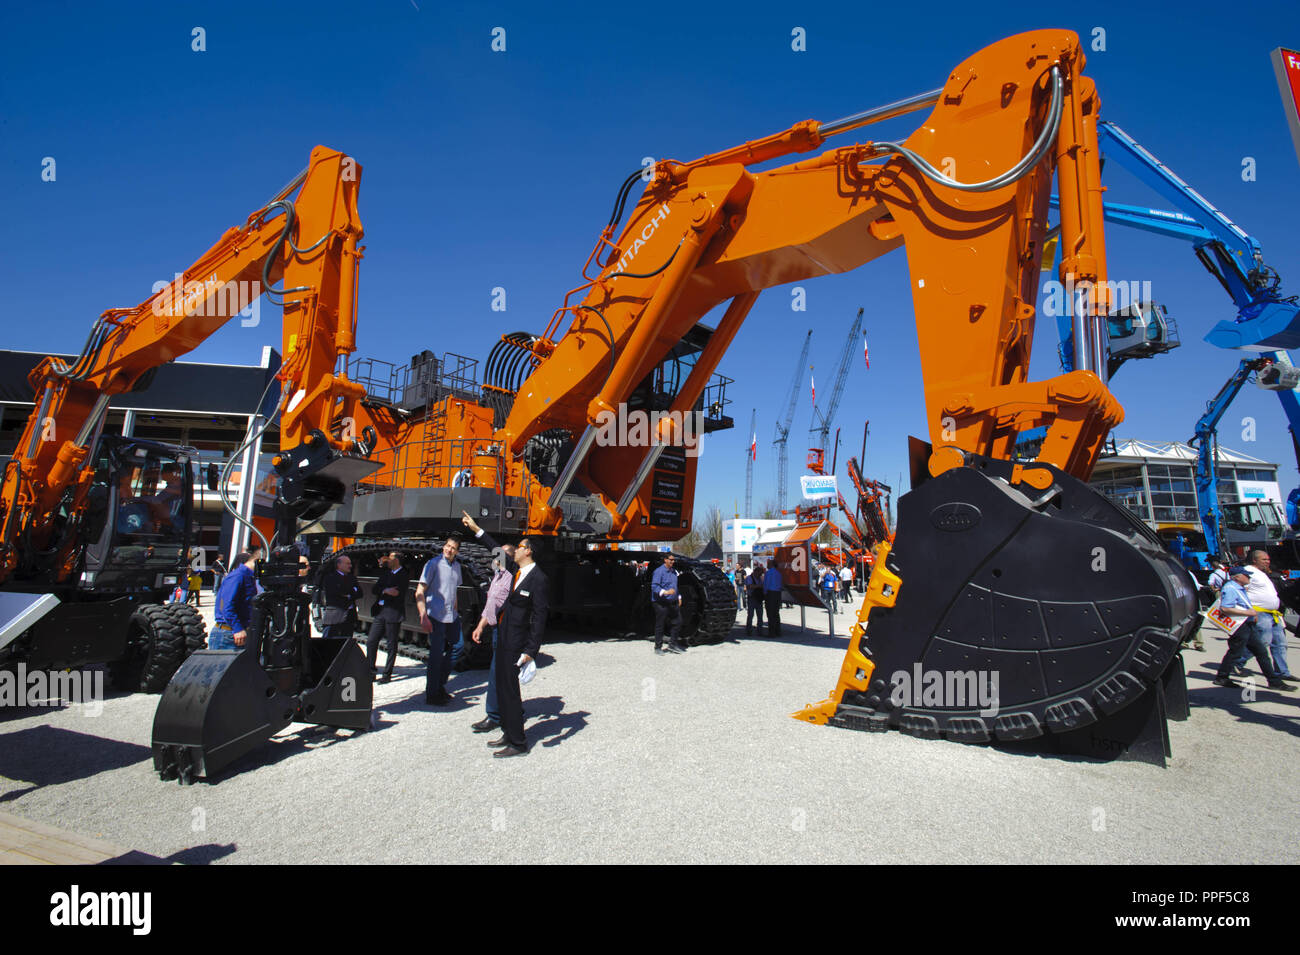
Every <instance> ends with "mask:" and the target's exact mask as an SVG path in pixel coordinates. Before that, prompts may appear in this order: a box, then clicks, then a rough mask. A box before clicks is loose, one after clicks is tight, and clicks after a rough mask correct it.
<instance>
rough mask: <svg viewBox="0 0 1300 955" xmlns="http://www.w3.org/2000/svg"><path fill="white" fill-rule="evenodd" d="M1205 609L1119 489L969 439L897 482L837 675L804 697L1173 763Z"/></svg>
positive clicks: (863, 717)
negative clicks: (887, 532) (1193, 644)
mask: <svg viewBox="0 0 1300 955" xmlns="http://www.w3.org/2000/svg"><path fill="white" fill-rule="evenodd" d="M1049 479H1050V480H1049ZM1197 610H1198V607H1197V598H1196V587H1195V583H1194V581H1193V580H1192V578H1191V576H1190V575H1189V574H1188V573H1187V571H1186V570H1185V569H1184V568H1183V567H1182V565H1181V564H1179V563H1178V561H1177V560H1175V559H1174V558H1173V557H1172V556H1171V555H1170V554H1169V553H1168V552H1167V551H1166V550H1165V549H1164V547H1163V546H1162V545H1161V542H1160V540H1159V538H1158V537H1156V535H1155V534H1154V533H1153V532H1151V531H1150V530H1149V529H1148V528H1147V527H1146V525H1144V524H1142V523H1141V522H1140V521H1138V520H1137V519H1136V518H1134V517H1133V516H1132V515H1130V514H1129V513H1128V512H1127V511H1125V510H1124V509H1123V508H1122V507H1119V506H1118V505H1116V504H1114V503H1112V502H1110V501H1108V500H1107V499H1106V498H1104V497H1102V496H1101V495H1100V494H1098V493H1097V492H1096V491H1094V490H1093V489H1092V488H1090V487H1089V486H1088V485H1087V484H1085V483H1084V482H1082V481H1080V480H1078V479H1076V478H1074V477H1071V476H1070V475H1068V474H1065V473H1063V472H1061V471H1060V470H1058V469H1057V468H1054V467H1052V466H1050V465H1047V464H1026V465H1018V464H1013V463H1011V462H1005V461H997V460H993V459H989V458H984V457H980V456H978V455H968V456H967V459H966V465H965V466H964V467H959V468H954V469H952V470H950V471H947V472H945V473H944V474H941V475H940V476H939V477H937V478H931V479H930V480H928V481H926V482H925V483H923V484H921V485H920V487H918V488H916V489H914V490H913V491H911V492H910V493H908V494H905V495H904V496H903V497H902V498H900V500H899V518H898V529H897V535H896V539H895V543H894V545H893V546H892V547H890V546H889V545H882V546H881V547H880V548H878V551H877V559H876V565H875V571H874V572H873V574H872V577H871V581H870V583H869V585H868V591H867V597H866V600H865V601H864V604H863V609H862V612H861V614H860V616H859V622H858V625H857V626H856V627H854V628H853V630H852V631H851V633H850V638H849V648H848V652H847V653H846V655H845V660H844V665H843V667H842V669H841V672H840V679H839V683H838V685H837V686H836V688H835V690H833V691H832V693H831V696H830V698H828V699H827V700H825V701H824V702H822V703H820V704H817V705H815V706H808V707H805V709H804V710H803V711H801V712H799V713H795V714H792V715H794V716H795V717H796V718H799V719H805V720H808V721H810V722H815V723H830V724H832V725H836V726H844V727H848V728H852V729H861V730H870V731H883V730H887V729H890V728H894V729H899V730H901V731H903V732H904V733H909V734H911V735H914V736H921V737H926V738H947V739H951V740H957V741H962V742H971V743H984V742H991V741H1000V742H1017V741H1023V740H1030V739H1035V738H1038V737H1044V738H1045V739H1046V740H1048V741H1049V742H1048V743H1047V748H1049V749H1052V750H1054V751H1056V752H1068V753H1077V754H1085V755H1092V756H1098V757H1102V758H1117V757H1123V758H1130V759H1141V760H1146V761H1149V762H1156V763H1159V764H1161V765H1163V763H1164V757H1165V756H1167V755H1169V751H1168V734H1167V731H1166V727H1165V719H1166V710H1165V696H1166V692H1167V691H1168V692H1170V693H1171V695H1172V696H1173V698H1174V700H1175V701H1179V702H1175V704H1174V705H1175V707H1178V706H1179V705H1180V702H1181V701H1183V700H1185V687H1173V688H1171V687H1170V685H1169V684H1170V681H1173V682H1181V680H1182V669H1181V666H1177V667H1174V668H1173V669H1172V670H1171V663H1172V662H1173V661H1174V660H1175V659H1176V655H1177V653H1178V650H1179V645H1180V641H1181V640H1182V638H1183V637H1184V636H1185V635H1187V634H1189V633H1190V631H1191V629H1192V628H1193V627H1194V626H1195V624H1196V622H1197ZM868 618H869V619H868ZM1171 715H1174V717H1175V718H1177V715H1181V714H1171ZM1038 745H1039V746H1040V747H1041V746H1042V745H1043V744H1042V742H1041V741H1040V743H1039V744H1038Z"/></svg>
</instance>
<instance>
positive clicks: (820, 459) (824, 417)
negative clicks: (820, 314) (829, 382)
mask: <svg viewBox="0 0 1300 955" xmlns="http://www.w3.org/2000/svg"><path fill="white" fill-rule="evenodd" d="M862 311H863V310H862V309H861V308H859V309H858V314H857V316H856V317H855V318H854V319H853V325H852V326H851V327H850V328H849V335H848V338H847V339H846V340H845V342H844V351H843V352H841V353H840V364H839V367H838V368H837V369H836V370H835V384H834V385H833V386H832V388H831V400H830V401H829V402H827V404H826V410H825V411H824V412H823V411H821V410H820V409H818V407H817V405H816V404H815V403H814V404H813V417H812V420H813V426H812V428H811V429H809V433H810V434H811V435H812V436H813V442H814V443H813V446H812V447H811V448H809V449H808V470H810V471H812V472H813V473H814V474H822V473H823V472H824V471H825V470H826V439H827V437H828V436H829V435H830V431H831V422H832V421H834V420H835V412H836V411H838V410H839V407H840V399H841V398H843V397H844V385H845V383H846V382H847V381H848V380H849V360H850V359H851V358H852V357H853V353H854V349H855V346H856V345H857V340H858V335H859V333H860V332H861V331H862Z"/></svg>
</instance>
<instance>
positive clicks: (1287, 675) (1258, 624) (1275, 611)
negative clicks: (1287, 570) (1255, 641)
mask: <svg viewBox="0 0 1300 955" xmlns="http://www.w3.org/2000/svg"><path fill="white" fill-rule="evenodd" d="M1271 567H1272V560H1271V559H1270V558H1269V556H1268V553H1267V552H1265V551H1262V550H1253V551H1251V552H1250V564H1249V565H1248V566H1247V567H1246V572H1247V573H1249V574H1250V581H1249V582H1248V583H1247V584H1246V597H1247V599H1249V600H1250V603H1251V606H1252V607H1254V608H1255V609H1256V610H1259V611H1261V613H1260V614H1259V615H1258V616H1256V617H1255V629H1256V631H1257V632H1258V633H1259V636H1260V639H1261V640H1263V642H1264V644H1265V645H1266V646H1267V647H1268V649H1269V654H1270V656H1272V658H1273V669H1274V670H1276V671H1277V677H1278V679H1279V680H1284V681H1286V682H1287V683H1300V679H1297V678H1296V677H1293V676H1292V675H1291V670H1290V668H1289V667H1288V666H1287V665H1286V624H1285V623H1283V621H1282V611H1281V606H1282V601H1281V599H1280V598H1279V597H1278V595H1277V588H1276V587H1274V586H1273V581H1272V579H1270V578H1269V576H1268V572H1269V570H1270V568H1271ZM1249 656H1250V654H1249V651H1243V652H1242V654H1241V655H1240V656H1239V657H1238V659H1237V660H1236V662H1235V665H1236V666H1238V667H1241V666H1243V665H1244V664H1245V662H1246V660H1247V658H1248V657H1249Z"/></svg>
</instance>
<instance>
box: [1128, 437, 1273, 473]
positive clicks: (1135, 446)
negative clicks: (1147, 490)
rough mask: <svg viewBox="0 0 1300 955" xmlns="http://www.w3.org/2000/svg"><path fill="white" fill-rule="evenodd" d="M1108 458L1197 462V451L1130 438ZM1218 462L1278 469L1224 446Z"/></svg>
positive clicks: (1261, 460) (1184, 445) (1191, 448)
mask: <svg viewBox="0 0 1300 955" xmlns="http://www.w3.org/2000/svg"><path fill="white" fill-rule="evenodd" d="M1107 457H1108V458H1110V460H1112V461H1113V460H1115V458H1145V459H1146V460H1148V461H1189V462H1194V461H1195V460H1196V449H1195V448H1193V447H1192V446H1191V445H1190V444H1183V443H1182V442H1181V441H1165V442H1161V443H1159V444H1157V443H1154V442H1151V441H1139V440H1137V439H1136V438H1130V439H1129V440H1127V441H1119V442H1116V454H1115V455H1114V456H1113V457H1112V456H1110V455H1107ZM1217 460H1218V462H1219V463H1220V464H1251V465H1262V466H1264V467H1268V468H1276V467H1277V465H1276V464H1275V463H1273V462H1271V461H1265V460H1263V459H1262V458H1252V457H1251V456H1250V455H1249V454H1242V453H1241V452H1240V451H1232V450H1230V449H1228V448H1225V447H1223V445H1219V455H1218V458H1217Z"/></svg>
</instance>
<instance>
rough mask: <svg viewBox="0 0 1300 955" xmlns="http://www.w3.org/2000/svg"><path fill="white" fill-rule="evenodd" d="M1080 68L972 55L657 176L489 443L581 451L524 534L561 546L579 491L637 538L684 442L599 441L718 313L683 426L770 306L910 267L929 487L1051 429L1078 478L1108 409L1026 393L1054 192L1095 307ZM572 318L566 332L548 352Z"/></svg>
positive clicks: (1082, 381) (601, 248) (1065, 38)
mask: <svg viewBox="0 0 1300 955" xmlns="http://www.w3.org/2000/svg"><path fill="white" fill-rule="evenodd" d="M1083 64H1084V56H1083V53H1082V51H1081V50H1080V47H1079V43H1078V38H1077V37H1076V36H1075V35H1074V34H1072V33H1070V32H1068V31H1060V30H1046V31H1039V32H1035V33H1027V34H1022V35H1020V36H1015V37H1010V38H1008V39H1005V40H1002V41H1000V42H998V43H996V44H994V45H993V46H990V47H988V48H986V49H984V50H981V51H980V52H979V53H976V54H974V55H973V56H972V57H970V58H969V59H968V60H966V61H965V62H964V63H962V64H961V65H959V66H958V67H957V68H956V69H955V70H953V71H952V73H951V74H950V76H949V77H948V81H947V83H946V84H945V85H944V87H943V88H942V90H939V91H937V92H936V93H933V94H924V95H922V96H920V97H915V98H913V100H911V101H906V102H904V103H901V104H895V105H894V106H891V107H885V108H882V109H880V110H874V111H871V112H869V113H866V114H860V115H859V116H856V117H849V118H847V119H845V120H840V121H837V122H835V123H828V124H822V123H817V122H812V121H809V122H805V123H801V124H798V125H796V126H795V127H792V128H791V129H789V130H786V131H785V132H783V133H779V134H776V135H774V136H769V137H766V138H765V139H762V140H757V141H755V142H751V143H746V144H744V145H743V146H739V147H735V148H732V149H728V150H725V151H723V152H720V153H716V154H714V155H711V156H706V157H703V158H700V159H697V160H694V161H692V162H686V163H678V162H669V161H664V162H660V163H659V164H658V165H657V167H656V170H655V175H654V179H653V180H652V181H651V182H650V184H649V186H648V187H647V188H646V191H645V194H644V195H643V196H642V198H641V200H640V201H639V202H638V203H637V204H636V207H635V209H634V210H633V212H632V213H631V216H630V219H629V221H628V223H627V225H626V227H625V228H623V230H622V232H621V234H620V235H619V237H618V238H617V239H614V238H613V236H612V228H613V222H612V223H611V228H608V229H606V231H605V233H604V234H602V236H601V237H600V239H599V240H598V242H597V245H596V248H595V250H594V251H593V253H592V255H591V256H590V257H589V259H588V268H589V269H590V268H592V267H594V268H595V272H594V273H593V274H591V275H590V277H589V278H588V280H587V281H586V282H585V283H584V284H583V285H581V286H579V287H577V288H575V289H574V290H572V291H571V292H570V293H569V295H568V296H567V297H566V299H565V303H564V305H563V306H562V307H561V308H560V309H559V310H558V311H557V312H556V314H555V316H554V318H553V320H552V322H551V324H550V327H549V328H548V329H547V330H546V332H545V333H544V334H543V335H542V336H541V337H540V338H539V339H538V341H537V342H536V343H535V344H534V345H533V346H532V350H533V361H534V362H535V367H534V370H533V371H532V373H531V375H530V376H529V377H528V378H527V380H526V381H525V382H524V384H523V386H522V387H521V388H520V389H519V391H518V393H517V395H516V396H515V400H514V402H513V406H512V408H511V411H510V414H509V416H508V419H507V420H506V421H505V424H504V426H503V427H502V428H501V429H500V430H499V431H498V434H497V437H498V439H500V440H501V441H502V442H503V443H504V445H505V446H506V447H508V448H510V449H511V450H512V451H514V452H515V453H516V454H518V453H519V452H520V450H521V449H522V447H523V445H524V443H525V442H527V441H528V439H529V438H531V437H532V436H534V435H537V434H539V433H541V432H543V431H548V430H551V429H563V430H567V431H568V432H570V433H571V434H573V435H574V436H576V441H575V444H574V447H573V452H572V454H571V455H570V457H569V458H568V464H567V466H566V467H565V469H564V470H563V471H562V472H561V474H560V475H559V479H558V481H557V482H556V484H555V486H553V487H551V488H540V487H537V486H536V485H534V486H533V488H532V494H533V500H532V502H531V504H532V506H531V507H530V528H531V529H532V530H534V531H542V532H546V531H550V532H554V531H556V530H557V529H559V528H560V527H561V526H562V522H563V500H564V496H565V494H566V493H567V492H568V491H569V489H570V487H571V486H572V485H575V484H576V485H580V486H582V487H585V488H587V489H589V491H590V492H592V493H593V494H596V495H599V498H600V501H601V503H602V504H603V505H604V507H605V508H606V509H607V510H608V511H609V512H610V514H611V516H612V530H611V533H610V536H611V537H614V538H618V537H620V536H622V534H623V533H624V532H627V531H629V530H630V528H632V527H634V526H636V525H638V524H644V523H645V522H646V516H647V514H648V512H649V509H650V506H649V492H648V488H646V487H645V485H647V484H648V482H647V481H646V478H647V476H648V475H649V473H650V470H651V468H652V467H653V466H654V463H655V460H656V459H657V457H658V455H659V454H660V453H662V450H663V448H664V447H665V446H669V445H681V444H682V438H683V435H682V434H681V433H680V432H681V430H682V429H681V427H680V425H679V424H677V423H676V422H675V421H674V420H673V418H672V417H671V416H665V417H664V418H663V419H662V420H661V421H660V423H659V431H658V434H657V436H656V437H657V443H656V444H655V445H653V446H652V447H650V448H648V449H647V450H646V452H645V453H644V454H643V455H635V454H633V455H630V454H628V453H626V449H625V448H622V447H611V446H608V445H607V443H602V442H599V441H597V440H596V439H597V437H598V436H599V432H600V425H601V422H602V421H608V420H611V419H612V417H613V416H616V415H617V413H618V410H619V407H620V404H621V403H623V402H626V401H627V399H628V396H629V394H630V393H631V392H632V391H633V389H634V388H635V387H636V386H637V384H638V383H639V382H641V381H642V380H643V379H644V378H645V377H646V375H647V374H649V373H650V372H651V371H652V370H653V369H654V368H655V367H656V366H657V365H658V364H659V363H660V362H661V361H663V359H664V356H665V355H666V354H667V353H668V352H669V350H670V349H671V348H672V347H673V346H674V344H675V343H677V342H679V341H680V340H681V339H682V338H683V336H684V335H685V334H686V333H687V332H688V331H689V330H690V329H691V328H692V327H693V326H694V325H695V324H696V322H698V321H699V320H700V318H701V317H702V316H704V315H705V314H706V313H708V312H709V311H710V310H711V309H713V308H714V307H715V306H719V305H721V304H723V303H729V304H728V305H727V307H726V310H725V313H724V314H723V316H722V318H721V320H720V322H719V323H718V325H717V328H716V330H714V331H713V333H712V337H711V338H710V340H709V342H708V344H707V345H706V347H705V348H704V350H703V352H702V353H701V354H700V356H699V358H698V360H697V361H696V363H695V366H694V368H693V369H692V371H691V373H690V375H689V376H688V378H687V380H686V382H685V383H684V384H683V386H682V387H681V388H680V390H679V391H678V393H677V396H676V398H675V401H674V403H673V406H672V408H671V409H669V410H670V411H671V412H681V413H690V412H691V410H692V409H693V408H694V407H695V406H696V404H697V402H698V401H699V399H700V395H701V393H702V391H703V388H704V386H705V384H706V382H707V380H708V378H709V376H710V375H711V374H712V373H713V371H714V369H715V368H716V367H717V364H718V362H719V360H720V359H721V357H722V355H723V353H724V352H725V350H726V348H727V346H728V345H729V344H730V342H731V340H732V339H733V337H734V336H735V334H736V332H737V330H738V329H739V327H740V325H741V323H742V322H743V320H744V318H745V316H746V314H747V313H748V312H749V310H750V308H751V307H752V305H753V304H754V301H755V300H756V298H757V296H758V294H759V292H760V291H761V290H763V289H765V288H770V287H771V286H774V285H780V284H785V283H790V282H797V281H802V280H805V279H808V278H812V277H815V276H818V275H826V274H832V273H838V272H845V271H848V270H850V269H854V268H857V267H858V266H860V265H862V264H864V263H866V262H868V261H871V260H872V259H874V258H876V257H877V256H880V255H883V254H885V253H886V252H889V251H892V250H894V249H896V248H898V247H899V246H901V245H905V246H906V247H907V252H908V264H909V267H910V271H911V286H912V294H913V299H914V303H915V315H916V327H917V341H918V345H919V348H920V352H921V365H922V369H923V374H924V379H925V382H924V383H925V400H926V417H927V421H928V427H929V432H930V440H931V446H932V453H931V456H930V459H929V471H930V473H931V474H932V475H938V474H941V473H943V472H944V471H946V470H949V469H951V468H953V467H957V466H960V464H961V462H962V460H963V453H964V452H974V453H978V454H985V455H990V456H993V457H1001V458H1006V457H1009V453H1010V450H1011V449H1012V447H1013V446H1014V442H1015V440H1016V435H1017V434H1018V433H1019V432H1020V431H1022V430H1025V429H1027V428H1032V427H1037V426H1042V425H1046V426H1047V427H1048V428H1049V432H1048V437H1047V439H1046V440H1045V441H1044V443H1043V452H1042V455H1041V457H1040V460H1042V461H1045V462H1048V463H1051V464H1054V465H1056V466H1058V467H1060V468H1061V469H1063V470H1064V471H1066V472H1068V473H1070V474H1072V475H1076V476H1086V475H1087V474H1088V473H1089V472H1090V470H1091V468H1092V465H1093V463H1094V461H1095V460H1096V457H1097V454H1098V453H1099V450H1100V448H1101V445H1102V441H1103V439H1104V436H1105V435H1106V434H1107V433H1108V431H1109V429H1110V428H1111V427H1113V426H1114V425H1115V424H1117V423H1118V422H1119V421H1120V420H1122V410H1121V408H1120V406H1119V404H1118V403H1117V402H1116V401H1115V399H1114V398H1113V397H1112V396H1111V394H1110V392H1109V391H1108V389H1107V388H1106V385H1105V383H1104V381H1103V380H1102V378H1101V377H1099V376H1098V374H1097V373H1095V371H1094V370H1079V371H1074V372H1071V373H1069V374H1065V375H1060V376H1057V377H1054V378H1051V379H1049V380H1047V381H1041V382H1033V381H1030V380H1029V379H1028V369H1029V357H1030V350H1031V346H1032V341H1033V328H1034V302H1035V299H1036V294H1037V282H1038V269H1039V262H1040V260H1041V258H1042V250H1043V244H1044V235H1045V229H1046V222H1047V209H1048V205H1047V203H1048V196H1049V194H1050V191H1051V187H1052V180H1053V174H1054V173H1055V174H1056V178H1057V180H1058V188H1059V191H1060V194H1061V196H1062V206H1063V207H1064V206H1065V205H1067V204H1068V205H1069V206H1070V209H1071V212H1070V214H1068V215H1067V214H1063V215H1062V222H1061V228H1062V241H1063V242H1064V243H1065V247H1066V249H1067V250H1069V254H1068V255H1067V256H1066V260H1067V261H1066V262H1065V263H1063V265H1062V269H1063V270H1067V269H1068V270H1069V271H1070V272H1071V273H1072V276H1073V281H1074V282H1075V284H1076V287H1081V288H1083V289H1084V290H1085V295H1086V294H1087V290H1089V289H1092V288H1094V287H1097V288H1099V289H1103V290H1104V288H1105V284H1104V283H1105V266H1104V263H1105V252H1104V241H1103V237H1102V225H1101V223H1102V219H1101V211H1100V194H1099V192H1098V191H1097V189H1098V186H1097V183H1098V181H1099V180H1098V153H1097V149H1096V118H1097V110H1098V100H1097V95H1096V92H1095V89H1094V87H1093V84H1092V82H1091V81H1090V80H1088V79H1086V78H1085V77H1084V76H1083V75H1082V68H1083ZM930 104H933V111H932V112H931V114H930V116H929V117H928V118H927V119H926V120H925V122H924V123H923V124H922V126H921V127H920V128H919V129H918V130H917V131H916V132H915V133H913V134H912V135H911V136H910V137H908V139H907V140H906V141H905V142H903V143H887V142H876V143H873V142H865V143H859V144H855V145H850V146H845V147H841V148H837V149H830V150H829V151H825V152H822V153H820V154H819V155H816V156H813V157H811V158H808V159H804V160H801V161H798V162H794V163H792V164H788V165H783V166H779V167H776V168H769V169H765V170H763V171H753V170H751V168H750V167H751V166H753V165H755V164H757V163H760V162H765V161H769V160H773V159H777V158H780V157H783V156H786V155H789V154H791V153H795V152H801V151H808V150H813V149H816V148H818V147H820V146H822V145H823V144H824V143H825V142H826V141H827V140H828V139H829V138H830V137H832V136H834V135H837V134H839V133H843V132H847V131H849V130H852V129H857V128H860V127H861V126H864V125H866V124H868V123H871V122H874V121H876V120H879V119H884V118H888V117H890V116H894V115H898V114H899V113H901V112H906V111H910V110H912V109H916V108H922V107H924V106H927V105H930ZM631 182H633V180H629V184H630V183H631ZM625 193H626V187H625ZM615 218H616V219H617V213H616V217H615ZM586 275H587V270H584V276H586ZM1087 303H1088V305H1087V310H1086V311H1087V314H1086V316H1085V317H1086V318H1088V319H1089V320H1091V321H1092V322H1093V323H1094V324H1095V323H1096V321H1097V317H1098V316H1101V315H1104V314H1105V313H1106V311H1107V310H1108V308H1107V303H1106V302H1105V301H1104V294H1103V293H1101V292H1097V293H1096V294H1092V295H1090V296H1088V297H1087ZM566 316H568V317H569V318H570V319H571V321H570V324H569V327H568V330H567V332H566V333H565V334H564V335H563V336H562V337H560V338H559V339H558V341H557V340H554V338H553V336H555V334H556V333H557V331H558V328H559V325H560V323H561V321H562V320H563V319H564V318H565V317H566ZM1101 364H1102V366H1103V367H1104V356H1103V358H1102V362H1101ZM516 467H519V465H516ZM1032 479H1033V480H1040V478H1039V477H1037V476H1034V477H1032ZM520 483H521V484H522V483H526V482H520Z"/></svg>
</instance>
